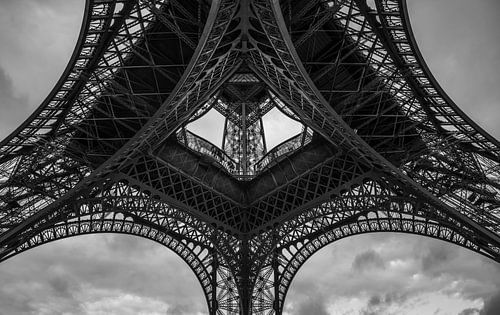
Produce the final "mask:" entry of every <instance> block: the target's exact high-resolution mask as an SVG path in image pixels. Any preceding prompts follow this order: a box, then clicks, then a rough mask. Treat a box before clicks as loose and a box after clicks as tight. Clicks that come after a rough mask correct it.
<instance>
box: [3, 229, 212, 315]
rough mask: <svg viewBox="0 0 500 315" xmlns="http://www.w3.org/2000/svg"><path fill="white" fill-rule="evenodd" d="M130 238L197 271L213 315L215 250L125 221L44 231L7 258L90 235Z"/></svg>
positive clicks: (196, 274) (194, 271) (195, 272)
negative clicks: (163, 249)
mask: <svg viewBox="0 0 500 315" xmlns="http://www.w3.org/2000/svg"><path fill="white" fill-rule="evenodd" d="M103 233H114V234H128V235H134V236H138V237H142V238H146V239H149V240H152V241H155V242H156V243H159V244H161V245H163V246H165V247H167V248H168V249H170V250H171V251H172V252H174V253H175V254H177V255H178V256H179V257H180V258H181V259H182V260H183V261H184V262H185V263H186V264H187V265H188V266H189V268H190V269H191V270H192V271H193V273H194V275H195V276H196V278H197V280H198V281H199V283H200V285H201V287H202V290H203V293H204V295H205V298H206V301H207V305H208V306H209V311H210V314H212V313H213V311H212V309H211V308H212V307H211V305H212V304H211V301H212V292H213V290H212V276H213V273H214V270H213V266H214V265H215V264H214V261H213V259H214V258H213V257H214V255H213V254H212V249H208V248H204V247H202V246H200V245H199V244H196V243H194V242H192V241H190V240H189V239H177V238H175V237H173V236H171V235H169V233H167V232H162V231H160V230H158V229H156V228H153V227H149V226H147V225H143V224H140V223H136V222H133V221H128V220H124V219H111V220H102V221H91V220H85V221H78V222H68V223H60V224H58V225H54V226H52V227H50V228H48V229H45V230H43V231H42V232H40V233H38V234H37V235H35V236H33V237H32V238H30V239H29V240H28V241H27V242H25V243H24V244H22V245H21V246H19V247H18V248H17V249H16V251H15V253H13V254H12V255H10V256H8V257H6V258H4V259H3V260H6V259H9V258H12V257H14V256H16V255H18V254H20V253H22V252H24V251H27V250H29V249H32V248H35V247H38V246H41V245H44V244H47V243H51V242H53V241H57V240H62V239H67V238H70V237H75V236H80V235H88V234H103Z"/></svg>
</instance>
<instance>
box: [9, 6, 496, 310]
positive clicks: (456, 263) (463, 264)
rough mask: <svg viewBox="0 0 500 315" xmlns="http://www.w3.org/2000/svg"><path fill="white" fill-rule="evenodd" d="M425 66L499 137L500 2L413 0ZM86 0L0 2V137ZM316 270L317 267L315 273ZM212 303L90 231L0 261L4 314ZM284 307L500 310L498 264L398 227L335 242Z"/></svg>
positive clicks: (135, 252)
mask: <svg viewBox="0 0 500 315" xmlns="http://www.w3.org/2000/svg"><path fill="white" fill-rule="evenodd" d="M408 5H409V9H410V16H411V20H412V25H413V29H414V32H415V36H416V38H417V41H418V43H419V47H420V49H421V51H422V54H423V56H424V58H425V59H426V62H427V64H428V65H429V67H430V69H431V71H432V72H433V74H434V75H435V77H436V78H437V80H438V82H439V83H440V84H441V86H442V87H443V88H444V90H445V91H446V92H447V93H448V94H449V95H450V96H451V98H452V99H453V100H454V101H455V102H456V103H457V104H458V106H460V108H461V109H462V110H464V111H465V112H466V113H467V114H468V115H470V116H471V117H472V118H473V119H474V120H475V121H476V122H478V123H479V124H480V125H481V126H482V127H484V128H485V129H486V130H487V131H488V132H490V133H491V134H492V135H494V136H495V137H497V138H499V137H500V127H499V126H498V124H497V120H498V119H499V118H500V107H499V104H498V103H499V102H500V89H499V86H500V61H499V60H500V42H499V41H498V40H497V38H498V29H499V28H500V21H499V20H498V16H500V2H498V1H497V0H476V1H468V0H418V1H417V0H408ZM82 11H83V1H82V0H43V1H39V0H16V1H14V0H0V40H1V43H2V44H1V45H0V137H1V138H3V137H5V136H6V135H7V134H8V133H9V132H10V131H11V130H13V129H14V128H15V127H16V126H17V125H18V124H19V123H20V122H22V121H23V120H24V119H25V118H26V117H27V116H28V115H29V114H30V112H31V111H33V109H34V108H36V106H38V104H40V103H41V102H42V100H43V99H44V97H46V95H48V93H49V91H50V90H51V89H52V87H53V86H54V84H55V82H56V81H57V79H58V78H59V76H60V74H61V73H62V72H63V70H64V68H65V66H66V63H67V60H68V59H69V57H70V55H71V52H72V50H73V47H74V44H75V42H76V39H77V36H78V31H79V27H80V23H81V19H82V14H83V12H82ZM318 271H320V272H318ZM206 312H207V309H206V306H205V302H204V297H203V293H202V290H201V287H200V286H199V284H198V283H197V280H196V279H195V277H194V275H193V274H192V273H191V271H190V270H189V269H188V267H187V266H186V265H185V264H184V263H183V262H182V260H181V259H180V258H178V257H177V256H176V255H175V254H173V253H172V252H170V251H169V250H168V249H166V248H164V247H162V246H160V245H158V244H156V243H154V242H151V241H149V240H145V239H141V238H137V237H133V236H125V235H110V234H109V235H88V236H80V237H74V238H71V239H67V240H62V241H57V242H53V243H50V244H46V245H43V246H41V247H38V248H35V249H32V250H29V251H27V252H25V253H22V254H20V255H18V256H15V257H14V258H12V259H9V260H7V261H6V262H3V263H1V264H0V315H7V314H8V315H10V314H14V315H16V314H169V315H170V314H172V315H181V314H182V315H188V314H189V315H193V314H205V313H206ZM285 312H286V314H289V315H295V314H311V315H326V314H339V315H340V314H342V315H348V314H349V315H351V314H352V315H357V314H361V315H379V314H380V315H381V314H436V315H444V314H450V315H477V314H480V315H492V314H500V264H497V263H494V262H492V261H490V260H488V259H486V258H484V257H482V256H479V255H477V254H475V253H473V252H470V251H467V250H465V249H462V248H460V247H458V246H455V245H451V244H448V243H444V242H442V241H437V240H433V239H428V238H423V237H417V236H413V235H403V234H395V233H384V234H367V235H361V236H355V237H350V238H347V239H343V240H340V241H338V242H335V243H334V244H331V245H329V246H327V247H325V248H323V249H322V250H320V251H319V252H318V253H317V254H316V255H314V256H313V257H312V258H311V259H310V260H309V261H307V262H306V264H305V265H304V266H303V267H302V269H301V270H300V271H299V273H298V274H297V277H296V278H295V280H294V282H293V284H292V286H291V288H290V291H289V294H288V297H287V302H286V307H285Z"/></svg>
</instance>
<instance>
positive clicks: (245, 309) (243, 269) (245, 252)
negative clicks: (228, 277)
mask: <svg viewBox="0 0 500 315" xmlns="http://www.w3.org/2000/svg"><path fill="white" fill-rule="evenodd" d="M249 250H250V248H249V247H248V239H246V237H244V238H243V240H242V241H241V249H240V271H239V272H240V274H239V277H238V278H239V279H238V282H239V287H240V288H239V291H240V292H239V293H240V314H241V315H251V314H252V291H253V290H252V288H250V263H251V262H250V260H249Z"/></svg>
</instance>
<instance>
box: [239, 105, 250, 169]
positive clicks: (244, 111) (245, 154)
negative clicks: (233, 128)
mask: <svg viewBox="0 0 500 315" xmlns="http://www.w3.org/2000/svg"><path fill="white" fill-rule="evenodd" d="M241 129H242V130H243V131H242V133H243V137H242V139H241V140H242V142H243V144H242V149H243V158H242V161H243V174H244V175H248V166H249V165H248V132H247V105H246V104H245V103H241Z"/></svg>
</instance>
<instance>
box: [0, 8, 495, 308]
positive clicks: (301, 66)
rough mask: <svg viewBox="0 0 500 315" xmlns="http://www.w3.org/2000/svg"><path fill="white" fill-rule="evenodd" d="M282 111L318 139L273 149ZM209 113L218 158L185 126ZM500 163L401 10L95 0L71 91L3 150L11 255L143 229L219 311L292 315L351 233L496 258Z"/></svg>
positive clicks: (5, 239) (0, 246) (65, 85)
mask: <svg viewBox="0 0 500 315" xmlns="http://www.w3.org/2000/svg"><path fill="white" fill-rule="evenodd" d="M195 12H196V13H195ZM274 107H276V108H278V109H279V110H281V111H282V112H283V113H285V114H286V115H287V116H288V117H290V118H291V119H294V120H296V121H299V122H300V123H302V124H303V125H304V130H303V132H302V133H301V134H300V135H297V136H295V137H293V138H291V139H289V140H288V141H287V142H284V143H283V144H281V145H279V146H278V147H276V148H275V149H272V150H270V151H269V152H267V148H266V144H265V137H264V134H265V132H264V130H263V123H262V116H263V115H265V113H267V112H268V111H269V110H271V109H272V108H274ZM211 108H215V109H216V110H217V111H218V112H219V113H221V114H222V115H223V116H225V119H226V124H227V125H229V126H230V127H231V128H226V132H225V135H224V137H225V140H226V141H225V142H224V143H225V145H223V146H222V148H218V147H216V146H215V145H213V144H211V143H209V142H208V141H206V140H204V139H203V138H202V137H201V136H199V135H196V134H193V133H191V132H189V131H188V130H187V129H186V125H187V124H188V123H190V122H192V121H194V120H196V119H198V118H200V117H201V116H203V115H204V114H205V113H206V112H208V110H210V109H211ZM202 136H203V135H202ZM238 163H240V165H239V166H238ZM499 163H500V146H499V144H498V142H497V141H496V140H495V139H493V138H492V137H491V136H489V135H488V134H486V133H485V132H484V131H483V130H482V129H481V128H479V127H478V126H477V125H476V124H475V123H474V122H472V120H470V119H469V118H468V117H467V116H465V115H464V114H463V113H462V112H461V111H460V109H459V108H458V107H457V106H456V105H455V104H454V103H453V102H452V101H451V100H450V99H449V98H448V96H446V94H445V93H444V92H443V91H442V89H441V88H440V87H439V86H438V85H437V83H436V81H435V79H434V78H433V77H432V75H431V74H430V72H429V70H428V68H427V66H426V65H425V62H424V61H423V59H422V57H421V55H420V52H419V51H418V48H417V46H416V44H415V39H414V37H413V34H412V31H411V27H410V25H409V22H408V12H407V9H406V4H405V1H404V0H376V1H375V7H374V8H370V7H369V6H368V5H367V2H366V1H363V0H328V1H325V0H314V1H306V0H302V1H300V0H299V1H290V0H282V1H278V0H237V1H234V0H212V1H204V0H186V1H179V0H171V1H156V0H100V1H97V0H87V3H86V13H85V17H84V22H83V26H82V31H81V34H80V37H79V41H78V44H77V48H76V49H75V53H74V55H73V57H72V59H71V61H70V63H69V65H68V68H67V70H66V71H65V73H64V75H63V76H62V78H61V80H60V81H59V82H58V84H57V85H56V87H55V88H54V90H53V91H52V92H51V94H50V95H49V97H48V98H47V100H46V101H44V103H43V104H42V105H41V106H40V107H39V108H38V109H37V110H36V111H35V113H34V114H33V115H32V116H31V117H30V118H29V119H28V120H27V121H26V122H25V123H24V124H23V125H22V126H21V127H20V128H18V129H17V130H16V131H15V132H14V133H13V134H12V135H10V136H9V137H8V138H7V139H6V140H4V141H3V142H2V143H1V144H0V233H1V234H0V260H4V259H7V258H9V257H12V256H14V255H16V254H17V253H19V252H22V251H24V250H28V249H30V248H33V247H35V246H39V245H41V244H44V243H47V242H50V241H53V240H56V239H61V238H66V237H70V236H76V235H81V234H88V233H104V232H113V233H126V234H133V235H138V236H142V237H146V238H148V239H151V240H154V241H157V242H160V243H161V244H164V245H165V246H166V247H168V248H170V249H172V250H173V251H174V252H176V253H177V254H178V255H180V256H181V258H182V259H183V260H184V261H186V263H188V265H189V266H190V268H191V269H192V270H193V272H194V273H195V275H196V276H197V278H198V280H199V281H200V283H201V285H202V288H203V290H204V293H205V297H206V300H207V304H208V310H209V313H210V314H243V315H249V314H282V311H283V306H284V301H285V297H286V294H287V290H288V288H289V286H290V284H291V282H292V280H293V278H294V276H295V274H296V273H297V271H298V270H299V268H300V267H301V266H302V264H303V263H304V262H305V261H306V260H307V259H308V258H309V257H311V256H312V255H313V254H314V253H315V252H316V251H317V250H319V249H320V248H322V247H323V246H326V245H328V244H330V243H331V242H333V241H335V240H338V239H340V238H343V237H347V236H350V235H355V234H359V233H367V232H375V231H392V232H405V233H412V234H417V235H425V236H429V237H433V238H437V239H441V240H444V241H448V242H451V243H454V244H457V245H460V246H463V247H465V248H468V249H470V250H473V251H475V252H478V253H479V254H482V255H484V256H486V257H489V258H491V259H493V260H495V261H498V262H500V166H499ZM238 167H239V168H238ZM233 169H234V170H233Z"/></svg>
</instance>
